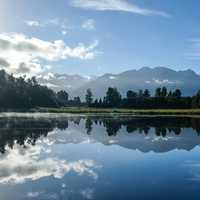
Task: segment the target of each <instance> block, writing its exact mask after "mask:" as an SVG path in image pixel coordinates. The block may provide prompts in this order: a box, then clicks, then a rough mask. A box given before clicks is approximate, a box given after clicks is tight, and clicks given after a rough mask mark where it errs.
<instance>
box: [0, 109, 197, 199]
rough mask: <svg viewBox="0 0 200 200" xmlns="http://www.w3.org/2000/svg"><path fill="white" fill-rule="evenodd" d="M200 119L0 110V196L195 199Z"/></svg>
mask: <svg viewBox="0 0 200 200" xmlns="http://www.w3.org/2000/svg"><path fill="white" fill-rule="evenodd" d="M199 144H200V118H192V117H161V116H160V117H156V116H155V117H131V116H118V115H113V116H111V115H108V116H85V115H80V116H79V115H66V114H12V113H11V114H1V115H0V199H1V200H13V199H15V200H21V199H22V200H23V199H36V200H45V199H72V200H79V199H99V200H102V199H106V200H107V199H108V200H110V199H131V200H132V199H136V200H144V199H145V200H146V199H162V200H169V199H170V200H173V199H174V200H177V199H181V200H186V199H187V200H188V199H189V200H190V199H192V200H196V199H200V192H199V191H200V146H199Z"/></svg>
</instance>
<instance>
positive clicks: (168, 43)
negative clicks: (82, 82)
mask: <svg viewBox="0 0 200 200" xmlns="http://www.w3.org/2000/svg"><path fill="white" fill-rule="evenodd" d="M199 7H200V1H198V0H190V1H188V0H165V1H163V0H57V1H55V0H1V1H0V9H1V10H0V68H3V69H5V70H6V71H7V72H9V73H13V74H14V75H23V74H26V75H27V76H33V75H36V76H39V75H44V74H47V73H49V72H52V73H62V74H63V73H67V74H80V75H85V76H88V75H102V74H104V73H119V72H122V71H126V70H131V69H139V68H141V67H146V66H148V67H158V66H163V67H169V68H171V69H174V70H185V69H192V70H194V71H196V72H197V73H200V68H199V66H200V65H199V63H200V24H199V19H200V12H199Z"/></svg>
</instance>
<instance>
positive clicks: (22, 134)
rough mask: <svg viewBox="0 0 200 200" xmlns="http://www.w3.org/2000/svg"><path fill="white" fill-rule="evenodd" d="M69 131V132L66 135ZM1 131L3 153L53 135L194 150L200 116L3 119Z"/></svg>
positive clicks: (143, 147)
mask: <svg viewBox="0 0 200 200" xmlns="http://www.w3.org/2000/svg"><path fill="white" fill-rule="evenodd" d="M58 132H60V133H61V132H62V133H63V134H60V135H59V134H57V135H56V137H55V133H58ZM65 132H67V133H68V134H64V133H65ZM70 132H71V134H70V136H69V133H70ZM74 132H76V133H74ZM0 133H1V134H0V152H1V153H5V149H6V147H7V148H11V149H12V148H13V146H14V145H15V144H18V145H21V146H24V147H26V144H32V145H35V143H36V141H37V140H38V139H39V138H40V137H49V139H51V140H54V141H52V142H62V143H79V142H80V143H81V142H83V141H87V140H90V141H91V142H100V143H103V144H105V145H111V144H116V145H120V146H122V147H125V148H129V149H138V150H140V151H142V152H148V151H155V152H164V151H170V150H173V149H176V148H177V149H185V150H191V149H193V148H194V147H195V146H196V145H199V143H200V137H199V136H200V119H199V118H190V117H181V118H180V117H179V118H178V117H151V118H150V117H146V118H144V117H134V118H132V117H122V118H117V117H67V118H0ZM53 133H54V134H53ZM77 133H79V134H77ZM52 135H54V138H53V137H52ZM61 138H62V139H61ZM61 140H62V141H61Z"/></svg>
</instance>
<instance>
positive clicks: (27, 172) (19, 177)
mask: <svg viewBox="0 0 200 200" xmlns="http://www.w3.org/2000/svg"><path fill="white" fill-rule="evenodd" d="M44 150H45V149H44V147H43V146H40V145H37V146H29V147H27V148H26V149H23V147H20V146H18V145H16V146H15V147H14V149H7V152H6V154H5V155H4V156H2V157H1V159H0V183H1V184H10V185H13V184H20V183H25V182H26V181H30V180H31V181H35V180H38V179H40V178H43V177H48V176H53V177H54V178H57V179H61V178H63V177H64V175H65V174H67V173H69V172H71V171H73V172H75V173H76V174H77V175H79V176H81V175H88V176H90V177H91V178H93V179H94V180H96V179H97V178H98V175H97V174H96V173H95V172H94V171H93V168H95V167H96V164H95V162H94V161H93V160H77V161H67V160H63V159H59V158H55V157H48V158H43V159H41V158H40V154H41V153H42V152H44ZM36 195H37V193H29V197H33V196H36Z"/></svg>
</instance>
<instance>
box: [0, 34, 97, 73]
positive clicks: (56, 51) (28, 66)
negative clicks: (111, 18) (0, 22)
mask: <svg viewBox="0 0 200 200" xmlns="http://www.w3.org/2000/svg"><path fill="white" fill-rule="evenodd" d="M97 46H98V41H94V42H92V43H91V44H89V45H88V46H86V45H85V44H82V43H80V44H78V45H76V46H75V47H70V46H68V45H67V44H66V43H65V42H64V41H63V40H55V41H45V40H41V39H38V38H34V37H32V38H30V37H27V36H25V35H23V34H18V33H1V34H0V68H1V69H5V70H6V71H7V72H9V73H14V74H19V75H21V74H30V75H35V74H38V73H41V72H42V71H43V70H45V66H43V65H42V64H41V63H42V61H47V62H48V61H59V60H67V59H70V58H71V59H81V60H90V59H94V58H95V56H96V54H97V53H98V52H97V51H96V50H95V48H96V47H97ZM47 67H48V66H47Z"/></svg>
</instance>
